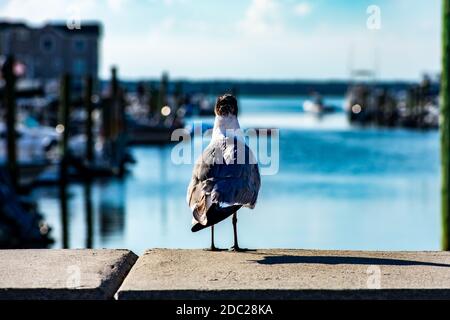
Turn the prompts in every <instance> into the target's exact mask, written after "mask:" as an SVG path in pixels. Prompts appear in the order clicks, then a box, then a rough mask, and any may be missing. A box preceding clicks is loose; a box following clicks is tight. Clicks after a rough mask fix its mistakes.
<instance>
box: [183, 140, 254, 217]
mask: <svg viewBox="0 0 450 320" xmlns="http://www.w3.org/2000/svg"><path fill="white" fill-rule="evenodd" d="M230 139H231V138H225V139H223V140H218V141H214V142H212V143H211V144H209V145H208V147H207V148H206V149H205V150H204V152H203V154H202V156H201V157H200V158H199V159H198V160H197V162H196V164H195V167H194V170H193V173H192V180H191V182H190V184H189V187H188V193H187V201H188V203H189V206H190V207H191V209H192V211H193V216H194V219H195V220H196V221H197V222H199V223H201V224H206V223H207V213H208V210H209V208H210V207H211V206H212V205H213V204H216V205H219V206H220V205H224V206H226V205H237V206H245V207H249V208H253V207H254V206H255V203H256V200H257V198H258V192H259V188H260V185H261V178H260V174H259V169H258V164H257V162H256V160H255V158H254V155H253V153H252V151H251V150H250V148H249V147H248V146H247V145H246V144H245V143H244V142H243V141H240V140H237V139H234V140H233V141H230Z"/></svg>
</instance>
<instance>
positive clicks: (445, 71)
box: [440, 0, 450, 251]
mask: <svg viewBox="0 0 450 320" xmlns="http://www.w3.org/2000/svg"><path fill="white" fill-rule="evenodd" d="M442 4H443V7H442V76H441V90H440V94H441V108H440V117H441V118H440V139H441V174H442V188H441V192H442V194H441V201H442V203H441V210H442V250H446V251H448V250H450V232H449V224H450V195H449V192H450V157H449V153H450V0H443V1H442Z"/></svg>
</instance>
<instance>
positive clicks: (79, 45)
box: [73, 38, 86, 52]
mask: <svg viewBox="0 0 450 320" xmlns="http://www.w3.org/2000/svg"><path fill="white" fill-rule="evenodd" d="M73 48H74V50H75V51H76V52H84V50H85V48H86V41H84V39H80V38H77V39H75V40H74V41H73Z"/></svg>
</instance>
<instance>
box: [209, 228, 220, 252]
mask: <svg viewBox="0 0 450 320" xmlns="http://www.w3.org/2000/svg"><path fill="white" fill-rule="evenodd" d="M209 250H210V251H222V250H223V249H219V248H216V246H215V245H214V226H211V247H210V248H209Z"/></svg>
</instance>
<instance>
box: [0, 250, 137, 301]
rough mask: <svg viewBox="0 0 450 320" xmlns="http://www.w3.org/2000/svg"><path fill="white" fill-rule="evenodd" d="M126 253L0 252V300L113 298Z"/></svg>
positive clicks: (130, 260)
mask: <svg viewBox="0 0 450 320" xmlns="http://www.w3.org/2000/svg"><path fill="white" fill-rule="evenodd" d="M136 260H137V256H136V255H135V254H134V253H133V252H131V251H128V250H45V249H42V250H0V299H2V300H5V299H8V300H9V299H51V300H54V299H112V298H113V297H114V294H115V292H116V291H117V289H118V288H119V286H120V285H121V283H122V281H123V279H124V278H125V277H126V275H127V274H128V272H129V271H130V269H131V267H132V266H133V264H134V263H135V262H136Z"/></svg>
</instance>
